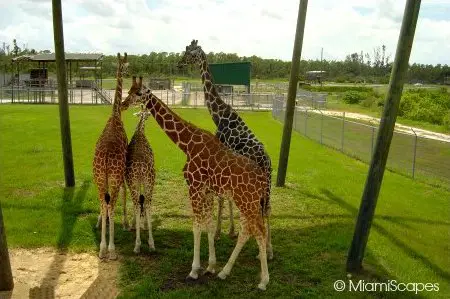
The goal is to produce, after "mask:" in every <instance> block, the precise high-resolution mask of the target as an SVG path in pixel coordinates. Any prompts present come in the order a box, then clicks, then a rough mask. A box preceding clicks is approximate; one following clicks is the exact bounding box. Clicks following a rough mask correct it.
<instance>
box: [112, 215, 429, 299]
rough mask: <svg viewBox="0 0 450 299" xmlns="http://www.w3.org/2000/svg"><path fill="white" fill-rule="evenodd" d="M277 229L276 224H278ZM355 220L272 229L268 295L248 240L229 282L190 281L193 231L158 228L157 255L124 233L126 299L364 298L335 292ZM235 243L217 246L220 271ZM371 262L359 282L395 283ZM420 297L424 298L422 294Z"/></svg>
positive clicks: (204, 278) (374, 295)
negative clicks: (260, 284) (135, 249)
mask: <svg viewBox="0 0 450 299" xmlns="http://www.w3.org/2000/svg"><path fill="white" fill-rule="evenodd" d="M274 227H276V225H274ZM352 227H353V226H352V221H351V220H343V221H338V222H337V223H333V224H329V225H316V226H314V225H313V226H310V227H307V228H296V227H290V228H286V229H276V228H274V229H273V231H272V232H273V235H272V237H273V245H274V250H275V257H274V260H272V261H270V262H269V272H270V283H269V285H268V288H267V291H266V292H260V291H258V290H257V289H256V285H257V284H258V282H259V273H260V263H259V260H257V259H256V258H255V256H256V254H257V251H258V250H257V246H256V242H255V241H254V240H251V241H249V242H248V243H247V244H246V246H245V247H244V249H243V250H242V252H241V254H240V255H239V257H238V259H237V261H236V264H235V266H234V268H233V270H232V272H231V275H230V276H229V277H228V278H227V279H226V280H224V281H223V280H220V279H219V278H217V277H216V275H200V276H199V279H198V281H186V276H187V274H188V273H189V271H190V268H191V263H192V257H193V241H192V239H193V237H192V232H191V231H188V230H166V229H158V230H156V231H155V232H154V237H155V245H156V252H155V253H152V254H149V253H148V250H144V252H143V253H142V254H140V255H135V254H134V253H133V244H134V243H133V238H132V234H129V235H127V234H120V242H121V244H122V246H121V247H120V248H121V250H120V253H121V258H122V265H121V271H120V286H121V297H122V298H216V297H221V298H242V297H243V296H244V297H245V298H279V297H284V298H303V297H304V298H309V297H314V298H316V297H329V298H332V297H336V296H339V297H340V298H360V297H361V293H359V292H349V291H344V292H341V293H338V292H336V291H335V290H334V288H333V283H334V282H335V281H336V280H339V279H340V280H344V281H345V282H346V283H347V284H348V283H349V282H348V281H349V279H348V278H347V276H346V275H347V273H346V272H345V270H344V269H345V261H346V254H347V249H348V244H349V242H350V238H351V232H352ZM234 245H235V240H231V239H229V238H223V239H221V240H219V241H218V242H216V254H217V260H218V261H217V262H218V266H217V269H216V270H217V272H218V271H219V270H220V268H221V267H223V266H224V265H225V263H226V261H227V260H228V258H229V256H230V254H231V252H232V250H233V248H234ZM207 247H208V246H207V238H206V234H202V241H201V261H202V263H201V264H202V267H203V268H206V266H207V261H208V250H207ZM368 258H369V260H370V261H371V263H370V264H369V267H366V269H365V271H364V272H362V273H360V274H358V275H357V276H355V277H353V278H352V281H354V282H355V283H357V282H358V281H359V280H364V281H365V282H387V280H388V279H391V280H392V279H396V277H393V276H392V275H390V274H389V273H388V271H387V270H386V269H384V268H383V267H382V266H381V265H377V264H376V263H375V262H372V261H375V259H374V258H373V257H371V255H370V252H368ZM365 295H366V296H367V297H372V298H390V297H391V298H394V297H395V298H409V297H410V294H403V293H395V294H389V292H366V293H365ZM418 298H420V295H419V296H418Z"/></svg>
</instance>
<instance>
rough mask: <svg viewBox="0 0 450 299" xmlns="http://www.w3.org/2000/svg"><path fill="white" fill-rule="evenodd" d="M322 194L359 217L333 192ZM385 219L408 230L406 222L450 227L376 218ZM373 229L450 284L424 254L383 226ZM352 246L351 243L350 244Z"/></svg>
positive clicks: (449, 279)
mask: <svg viewBox="0 0 450 299" xmlns="http://www.w3.org/2000/svg"><path fill="white" fill-rule="evenodd" d="M322 193H323V194H324V195H325V196H326V197H327V198H328V199H329V200H330V201H332V202H334V203H337V204H339V205H340V206H341V207H343V208H344V209H346V210H347V211H349V213H350V214H351V215H353V216H354V218H356V217H357V215H358V210H357V209H356V208H354V207H353V206H351V205H350V204H348V203H347V202H345V201H344V200H343V199H342V198H340V197H338V196H336V195H335V194H333V193H332V192H331V191H329V190H327V189H322ZM378 218H379V219H383V220H386V221H390V222H393V223H395V224H398V225H401V226H405V227H407V228H411V227H410V226H409V225H407V224H406V223H404V221H411V222H418V223H426V224H439V225H449V224H448V223H446V222H441V221H433V220H427V219H417V218H413V217H396V216H375V219H378ZM372 227H373V228H374V229H375V230H377V231H378V232H379V233H380V234H382V235H383V236H384V237H386V238H387V239H389V240H390V241H391V242H392V243H393V244H395V245H396V246H397V247H398V248H400V249H401V250H403V252H404V253H406V254H407V255H408V256H409V257H410V258H412V259H416V260H419V261H421V262H422V263H423V264H424V265H425V266H426V267H428V268H430V269H431V270H432V271H433V272H435V273H436V274H437V275H438V276H439V277H441V278H442V279H444V280H446V281H447V282H450V273H449V272H446V271H444V270H443V269H441V268H440V267H439V266H438V265H436V264H434V263H433V262H432V261H430V259H429V258H427V257H426V256H425V255H423V254H422V253H420V252H418V251H416V250H414V249H413V248H412V247H411V246H409V245H407V244H406V243H404V242H402V241H400V240H399V239H398V238H397V237H396V236H395V235H394V234H393V233H391V232H389V231H388V230H387V229H385V228H384V227H383V226H381V225H380V224H378V223H376V222H372ZM351 231H352V232H353V231H354V228H352V229H351ZM349 244H350V243H349Z"/></svg>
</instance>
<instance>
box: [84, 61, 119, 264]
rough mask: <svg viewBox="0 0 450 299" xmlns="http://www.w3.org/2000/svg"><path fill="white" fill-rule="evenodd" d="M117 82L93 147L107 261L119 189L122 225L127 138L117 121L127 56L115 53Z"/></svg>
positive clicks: (111, 249)
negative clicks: (109, 111)
mask: <svg viewBox="0 0 450 299" xmlns="http://www.w3.org/2000/svg"><path fill="white" fill-rule="evenodd" d="M117 59H118V65H117V74H116V77H117V83H116V90H115V95H114V103H113V107H112V115H111V116H110V118H109V119H108V121H107V123H106V126H105V128H104V129H103V132H102V133H101V135H100V137H99V138H98V140H97V144H96V146H95V154H94V161H93V163H92V166H93V174H94V181H95V184H96V185H97V190H98V197H99V200H100V216H99V221H101V227H102V230H101V242H100V252H99V257H100V258H105V257H106V218H109V245H108V252H109V259H112V260H114V259H116V258H117V254H116V250H115V245H114V209H115V205H116V201H117V198H118V196H119V191H120V189H121V188H122V191H123V196H124V226H127V223H126V204H125V186H124V176H125V161H126V153H127V145H128V142H127V135H126V133H125V129H124V126H123V123H122V119H121V109H122V107H121V102H122V81H123V79H122V76H123V75H124V74H125V73H127V70H128V62H127V53H125V54H124V57H123V59H122V58H121V57H120V53H117Z"/></svg>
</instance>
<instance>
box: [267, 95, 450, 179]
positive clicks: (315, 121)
mask: <svg viewBox="0 0 450 299" xmlns="http://www.w3.org/2000/svg"><path fill="white" fill-rule="evenodd" d="M285 108H286V105H285V97H284V96H279V97H275V98H274V103H273V110H272V116H273V117H274V118H275V119H277V120H279V121H280V122H283V121H284V115H285ZM293 130H295V131H297V132H299V133H300V134H302V135H304V136H306V137H308V138H310V139H313V140H315V141H317V142H319V143H321V144H323V145H327V146H329V147H332V148H335V149H338V150H340V151H341V152H343V153H345V154H347V155H349V156H351V157H354V158H356V159H358V160H361V161H363V162H366V163H369V162H370V160H371V157H372V153H373V150H374V146H375V142H376V138H377V134H378V127H376V126H372V125H366V124H362V123H357V122H354V121H351V120H348V119H346V117H345V112H343V113H342V116H341V117H337V116H331V115H327V114H326V111H321V110H317V109H310V108H308V107H307V106H298V105H297V106H296V109H295V113H294V122H293ZM387 168H388V169H390V170H392V171H396V172H398V173H401V174H405V175H407V176H411V177H413V178H417V177H420V178H421V179H424V180H429V179H430V178H431V179H432V180H433V181H436V180H437V181H440V182H441V183H443V184H444V185H447V186H450V143H449V142H444V141H440V140H435V139H428V138H424V137H420V136H417V135H416V133H415V132H414V131H413V130H411V133H410V134H408V133H404V132H399V131H395V132H394V135H393V138H392V143H391V147H390V150H389V157H388V161H387Z"/></svg>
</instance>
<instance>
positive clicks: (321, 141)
mask: <svg viewBox="0 0 450 299" xmlns="http://www.w3.org/2000/svg"><path fill="white" fill-rule="evenodd" d="M319 112H320V114H321V117H320V144H323V112H322V110H319Z"/></svg>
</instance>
